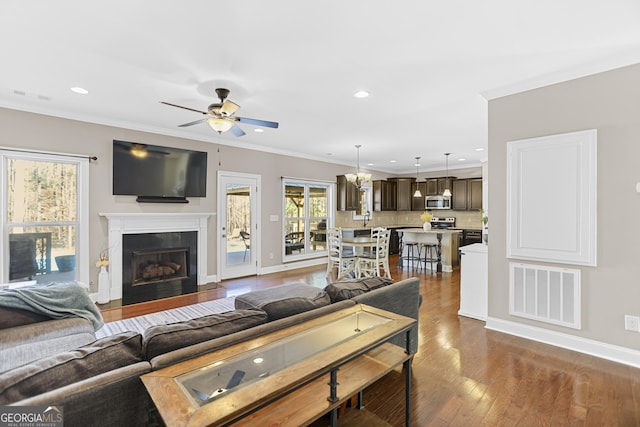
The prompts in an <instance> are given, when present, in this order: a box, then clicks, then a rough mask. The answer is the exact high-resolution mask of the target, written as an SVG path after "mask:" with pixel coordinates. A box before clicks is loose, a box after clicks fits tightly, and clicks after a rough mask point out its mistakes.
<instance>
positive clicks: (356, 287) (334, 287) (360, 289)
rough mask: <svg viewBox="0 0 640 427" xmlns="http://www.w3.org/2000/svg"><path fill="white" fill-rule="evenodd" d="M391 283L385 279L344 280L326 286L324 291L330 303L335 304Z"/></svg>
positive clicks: (374, 277) (375, 277) (362, 278)
mask: <svg viewBox="0 0 640 427" xmlns="http://www.w3.org/2000/svg"><path fill="white" fill-rule="evenodd" d="M392 283H393V280H391V279H388V278H386V277H377V276H372V277H361V278H359V279H344V280H340V281H339V282H335V283H331V284H329V285H327V286H326V287H325V288H324V290H325V291H326V292H327V294H329V297H330V298H331V302H333V303H335V302H338V301H343V300H346V299H351V298H353V297H355V296H358V295H362V294H364V293H367V292H369V291H372V290H374V289H378V288H381V287H383V286H387V285H390V284H392Z"/></svg>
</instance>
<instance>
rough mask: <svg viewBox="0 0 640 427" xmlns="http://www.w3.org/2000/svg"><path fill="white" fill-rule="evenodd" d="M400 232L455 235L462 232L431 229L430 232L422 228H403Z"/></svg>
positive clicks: (448, 229) (447, 229)
mask: <svg viewBox="0 0 640 427" xmlns="http://www.w3.org/2000/svg"><path fill="white" fill-rule="evenodd" d="M400 231H404V232H408V233H431V234H455V233H461V232H462V230H452V229H450V228H435V229H434V228H432V229H431V230H426V231H425V230H424V229H422V228H405V229H403V230H400Z"/></svg>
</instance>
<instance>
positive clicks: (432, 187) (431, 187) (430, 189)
mask: <svg viewBox="0 0 640 427" xmlns="http://www.w3.org/2000/svg"><path fill="white" fill-rule="evenodd" d="M441 194H442V193H441ZM426 195H427V196H437V195H438V180H437V179H435V178H434V179H427V194H426Z"/></svg>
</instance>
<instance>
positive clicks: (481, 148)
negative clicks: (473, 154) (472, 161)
mask: <svg viewBox="0 0 640 427" xmlns="http://www.w3.org/2000/svg"><path fill="white" fill-rule="evenodd" d="M476 151H484V147H478V148H476Z"/></svg>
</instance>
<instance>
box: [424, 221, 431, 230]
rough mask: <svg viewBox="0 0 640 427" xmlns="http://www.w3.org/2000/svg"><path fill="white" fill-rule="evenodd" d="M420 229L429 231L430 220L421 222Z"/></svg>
mask: <svg viewBox="0 0 640 427" xmlns="http://www.w3.org/2000/svg"><path fill="white" fill-rule="evenodd" d="M422 229H423V230H424V231H429V230H431V223H430V222H425V223H423V224H422Z"/></svg>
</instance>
